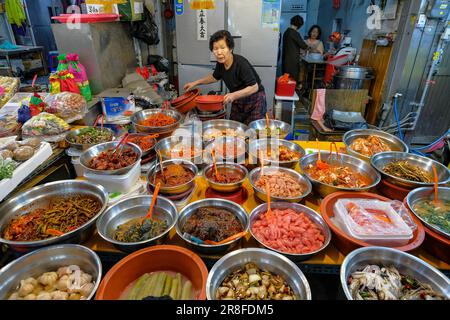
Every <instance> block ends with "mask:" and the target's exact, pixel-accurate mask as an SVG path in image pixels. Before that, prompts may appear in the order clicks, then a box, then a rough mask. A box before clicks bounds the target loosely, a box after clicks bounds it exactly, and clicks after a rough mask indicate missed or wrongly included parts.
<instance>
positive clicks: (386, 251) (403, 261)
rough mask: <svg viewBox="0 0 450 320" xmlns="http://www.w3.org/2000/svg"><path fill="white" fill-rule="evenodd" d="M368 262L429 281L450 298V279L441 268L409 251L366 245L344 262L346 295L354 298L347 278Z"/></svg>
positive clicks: (343, 276) (342, 271) (342, 278)
mask: <svg viewBox="0 0 450 320" xmlns="http://www.w3.org/2000/svg"><path fill="white" fill-rule="evenodd" d="M368 264H377V265H385V266H394V267H395V268H397V270H398V271H399V272H400V273H401V274H405V275H409V276H412V277H414V278H415V279H417V280H419V281H420V282H424V283H428V284H429V285H431V287H432V288H433V290H435V291H436V292H438V293H440V294H442V295H444V296H445V297H447V299H450V280H449V279H448V278H447V277H446V276H445V275H443V274H442V273H441V272H440V271H439V270H437V269H436V268H434V267H432V266H431V265H429V264H428V263H426V262H425V261H423V260H422V259H419V258H417V257H415V256H413V255H411V254H409V253H406V252H403V251H399V250H396V249H392V248H386V247H364V248H359V249H356V250H355V251H352V252H351V253H350V254H349V255H347V256H346V257H345V259H344V261H343V262H342V266H341V271H340V277H341V285H342V289H343V290H344V293H345V296H346V297H347V299H349V300H353V297H352V294H351V292H350V290H349V288H348V285H347V280H348V278H349V277H350V275H351V274H352V273H353V272H355V271H357V270H359V269H362V268H363V267H365V266H366V265H368Z"/></svg>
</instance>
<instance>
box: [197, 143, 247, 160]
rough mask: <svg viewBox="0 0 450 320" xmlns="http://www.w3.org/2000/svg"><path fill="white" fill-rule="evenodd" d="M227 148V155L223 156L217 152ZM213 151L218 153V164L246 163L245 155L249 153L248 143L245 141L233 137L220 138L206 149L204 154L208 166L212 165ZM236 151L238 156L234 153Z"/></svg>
mask: <svg viewBox="0 0 450 320" xmlns="http://www.w3.org/2000/svg"><path fill="white" fill-rule="evenodd" d="M224 146H225V152H226V153H227V154H225V155H222V154H221V153H219V152H217V150H220V148H223V147H224ZM212 149H214V150H215V152H216V161H218V162H235V163H245V155H246V152H247V143H246V142H245V140H243V139H240V138H233V137H219V138H217V139H215V140H214V141H213V142H211V143H210V144H208V145H207V146H206V147H205V150H204V152H203V161H204V162H205V163H207V164H211V163H212V156H211V151H212ZM235 149H236V156H234V151H235Z"/></svg>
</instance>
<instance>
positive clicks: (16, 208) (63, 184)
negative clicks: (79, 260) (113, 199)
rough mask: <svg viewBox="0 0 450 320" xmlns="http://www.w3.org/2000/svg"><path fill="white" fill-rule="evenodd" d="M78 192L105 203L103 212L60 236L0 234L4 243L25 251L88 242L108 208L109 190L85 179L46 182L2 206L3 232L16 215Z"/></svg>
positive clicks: (15, 249) (20, 251) (0, 211)
mask: <svg viewBox="0 0 450 320" xmlns="http://www.w3.org/2000/svg"><path fill="white" fill-rule="evenodd" d="M76 194H81V195H90V196H93V197H95V198H97V199H98V200H99V201H100V203H101V209H100V211H99V212H98V213H97V214H96V215H95V216H94V217H92V218H91V220H89V221H88V222H87V223H85V224H84V225H82V226H80V227H79V228H77V229H75V230H73V231H70V232H67V233H65V234H64V235H62V236H59V237H53V238H48V239H45V240H38V241H10V240H7V239H4V238H2V237H0V243H3V244H4V245H5V246H6V247H7V248H9V249H11V250H12V251H14V252H17V253H20V254H23V253H25V252H29V251H32V250H36V249H38V248H41V247H45V246H49V245H52V244H58V243H81V242H83V241H86V240H87V239H88V238H89V237H90V236H91V235H92V233H93V232H94V229H95V221H96V220H97V218H98V217H99V216H100V215H101V214H102V212H103V211H104V210H105V209H106V206H107V204H108V193H107V192H106V190H105V188H103V187H102V186H100V185H96V184H93V183H90V182H87V181H81V180H61V181H56V182H50V183H46V184H43V185H40V186H37V187H34V188H32V189H30V190H27V191H25V192H24V193H22V194H20V195H18V196H16V197H14V198H11V199H9V200H7V201H6V202H4V203H3V204H2V205H1V207H0V230H1V234H0V235H2V234H3V230H4V228H5V227H6V226H7V225H8V223H9V222H10V221H11V220H12V219H13V218H15V217H17V216H19V215H24V214H27V213H29V212H30V211H31V210H33V209H38V208H42V207H46V206H47V205H48V203H49V202H50V200H51V199H52V198H54V197H62V196H68V195H76Z"/></svg>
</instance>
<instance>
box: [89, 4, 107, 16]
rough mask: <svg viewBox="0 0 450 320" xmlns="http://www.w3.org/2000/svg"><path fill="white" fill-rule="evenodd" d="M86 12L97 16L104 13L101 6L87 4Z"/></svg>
mask: <svg viewBox="0 0 450 320" xmlns="http://www.w3.org/2000/svg"><path fill="white" fill-rule="evenodd" d="M86 10H87V13H88V14H98V13H103V12H104V11H105V9H104V6H103V5H102V4H87V5H86Z"/></svg>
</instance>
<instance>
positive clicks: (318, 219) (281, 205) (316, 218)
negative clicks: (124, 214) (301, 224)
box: [250, 202, 331, 261]
mask: <svg viewBox="0 0 450 320" xmlns="http://www.w3.org/2000/svg"><path fill="white" fill-rule="evenodd" d="M270 207H271V209H272V210H274V209H279V210H285V209H292V210H294V211H295V212H298V213H300V212H303V213H304V214H305V215H306V216H308V218H310V219H311V220H312V221H313V222H314V223H315V224H316V225H317V226H318V227H319V229H320V230H321V231H322V233H323V235H324V238H325V240H324V243H323V245H322V247H320V248H319V249H317V250H316V251H312V252H309V253H298V254H295V253H286V252H282V251H279V250H276V249H273V248H271V247H269V246H268V245H266V244H265V243H264V242H262V241H261V240H260V239H258V237H256V236H255V234H254V233H253V231H252V227H253V224H254V223H255V222H256V220H257V219H258V218H259V217H260V216H261V214H264V213H266V212H267V203H263V204H260V205H259V206H257V207H256V208H255V209H253V211H252V212H251V213H250V233H251V234H252V236H253V238H255V240H256V241H257V242H258V243H259V244H260V245H261V246H263V247H265V248H267V249H270V250H273V251H275V252H278V253H281V254H282V255H284V256H286V257H287V258H289V259H291V260H292V261H303V260H307V259H309V258H311V257H312V256H314V255H316V254H318V253H319V252H321V251H323V250H324V249H325V248H326V247H327V246H328V244H329V243H330V240H331V232H330V228H329V227H328V225H327V223H326V222H325V220H324V219H323V218H322V216H321V215H320V214H319V213H317V212H316V211H314V210H312V209H310V208H308V207H307V206H304V205H301V204H298V203H290V202H274V203H271V204H270Z"/></svg>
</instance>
